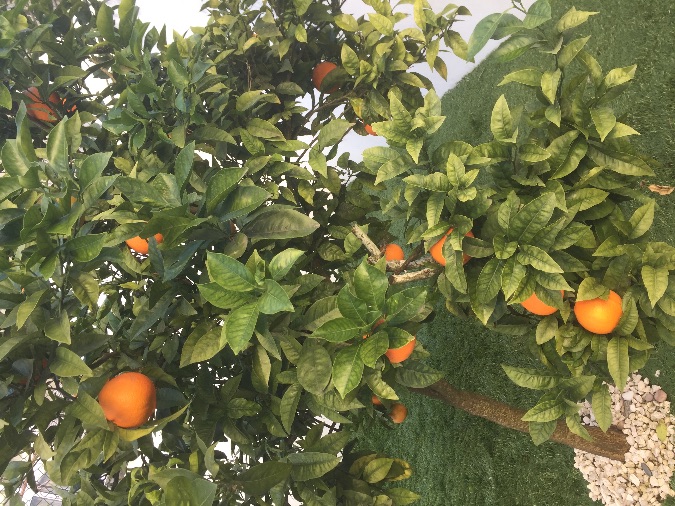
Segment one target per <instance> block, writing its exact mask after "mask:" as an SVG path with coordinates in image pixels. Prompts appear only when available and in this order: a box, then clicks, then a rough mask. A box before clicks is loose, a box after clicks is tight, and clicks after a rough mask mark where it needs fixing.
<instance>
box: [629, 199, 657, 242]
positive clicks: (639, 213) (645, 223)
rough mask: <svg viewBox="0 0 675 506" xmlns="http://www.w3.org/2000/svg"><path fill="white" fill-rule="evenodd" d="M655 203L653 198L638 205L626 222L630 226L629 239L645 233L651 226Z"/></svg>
mask: <svg viewBox="0 0 675 506" xmlns="http://www.w3.org/2000/svg"><path fill="white" fill-rule="evenodd" d="M655 207H656V204H655V202H654V201H653V200H650V201H648V202H647V203H646V204H645V205H643V206H640V207H638V208H637V209H636V210H635V212H634V213H633V216H631V217H630V220H629V221H628V223H629V224H630V226H631V232H630V235H629V236H628V238H629V239H637V238H638V237H642V236H643V235H644V234H646V233H647V232H648V231H649V229H651V228H652V223H654V209H655Z"/></svg>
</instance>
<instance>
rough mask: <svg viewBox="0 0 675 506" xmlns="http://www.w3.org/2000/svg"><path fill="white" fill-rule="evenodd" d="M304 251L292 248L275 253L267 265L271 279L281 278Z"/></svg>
mask: <svg viewBox="0 0 675 506" xmlns="http://www.w3.org/2000/svg"><path fill="white" fill-rule="evenodd" d="M304 253H305V252H304V251H302V250H299V249H294V248H289V249H286V250H284V251H282V252H280V253H277V254H276V255H275V256H274V257H273V258H272V260H270V263H269V265H268V269H269V271H270V274H271V275H272V279H275V280H277V281H278V280H280V279H283V277H284V276H285V275H286V274H287V273H288V271H290V270H291V268H292V267H293V265H295V263H296V262H297V261H298V260H299V259H300V257H302V255H304Z"/></svg>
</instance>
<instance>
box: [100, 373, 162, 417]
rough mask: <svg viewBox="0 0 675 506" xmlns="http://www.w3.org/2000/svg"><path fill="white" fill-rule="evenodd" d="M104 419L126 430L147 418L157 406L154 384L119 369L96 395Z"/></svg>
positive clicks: (142, 376)
mask: <svg viewBox="0 0 675 506" xmlns="http://www.w3.org/2000/svg"><path fill="white" fill-rule="evenodd" d="M98 403H99V404H100V405H101V407H102V408H103V413H104V414H105V417H106V420H109V421H111V422H112V423H114V424H115V425H117V426H118V427H122V428H123V429H129V428H133V427H138V426H140V425H143V424H144V423H145V422H147V421H148V420H150V418H151V417H152V415H153V414H154V412H155V409H156V408H157V392H156V390H155V384H154V383H153V382H152V380H151V379H150V378H148V377H147V376H146V375H145V374H141V373H139V372H123V373H122V374H119V375H117V376H115V377H114V378H112V379H110V380H108V382H107V383H106V384H105V385H103V388H102V389H101V392H100V393H99V394H98Z"/></svg>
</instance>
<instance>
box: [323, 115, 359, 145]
mask: <svg viewBox="0 0 675 506" xmlns="http://www.w3.org/2000/svg"><path fill="white" fill-rule="evenodd" d="M352 125H353V123H350V122H349V121H347V120H344V119H334V120H333V121H331V122H330V123H328V124H327V125H325V126H324V127H323V128H322V129H321V131H320V132H319V136H318V137H317V149H324V148H327V147H329V146H332V145H333V144H336V143H337V142H338V141H339V140H340V139H342V137H344V135H345V134H346V133H347V132H348V131H349V129H350V128H351V127H352Z"/></svg>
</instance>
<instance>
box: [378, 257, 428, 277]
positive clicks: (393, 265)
mask: <svg viewBox="0 0 675 506" xmlns="http://www.w3.org/2000/svg"><path fill="white" fill-rule="evenodd" d="M412 258H413V257H412V256H411V257H410V258H409V259H407V260H391V261H389V262H387V270H388V271H394V272H395V273H396V274H398V273H399V272H401V271H404V270H406V269H418V268H420V267H424V266H425V265H426V264H428V263H431V262H432V259H431V256H429V255H424V256H423V257H421V258H418V259H417V260H414V259H412ZM411 259H412V260H411Z"/></svg>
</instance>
